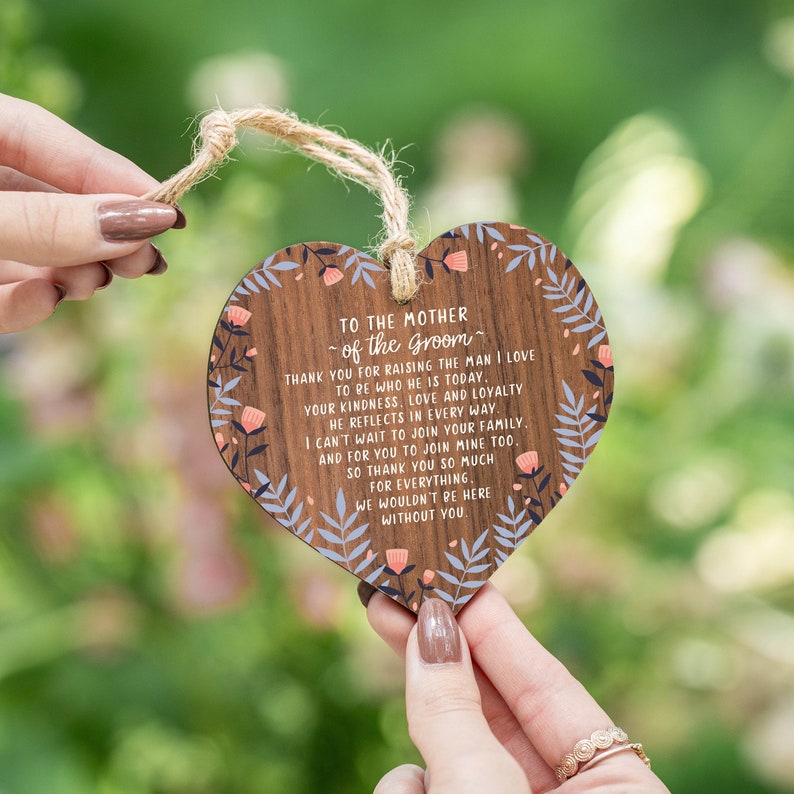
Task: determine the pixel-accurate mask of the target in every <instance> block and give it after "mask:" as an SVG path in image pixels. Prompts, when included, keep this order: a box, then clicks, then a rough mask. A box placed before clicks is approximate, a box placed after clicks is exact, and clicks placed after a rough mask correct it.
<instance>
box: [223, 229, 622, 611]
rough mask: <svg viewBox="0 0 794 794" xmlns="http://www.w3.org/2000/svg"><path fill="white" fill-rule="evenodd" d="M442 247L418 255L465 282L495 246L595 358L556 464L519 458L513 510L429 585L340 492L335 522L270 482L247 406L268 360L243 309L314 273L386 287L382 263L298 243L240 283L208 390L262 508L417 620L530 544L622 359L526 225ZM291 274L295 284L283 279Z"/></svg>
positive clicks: (572, 406)
mask: <svg viewBox="0 0 794 794" xmlns="http://www.w3.org/2000/svg"><path fill="white" fill-rule="evenodd" d="M508 228H509V229H510V230H512V231H518V230H520V231H521V232H524V233H526V239H527V242H526V243H516V242H514V240H515V236H512V240H511V241H508V239H506V237H505V233H506V231H507V229H508ZM440 239H443V240H444V241H445V242H446V243H447V244H446V245H445V247H444V249H443V252H442V254H441V256H431V255H430V254H429V253H428V249H425V250H424V251H421V252H419V254H418V261H419V263H420V265H421V266H422V267H423V269H424V272H425V274H426V275H427V277H428V278H429V279H430V280H433V279H434V278H435V276H436V275H438V274H439V273H444V274H446V275H448V276H454V275H456V274H457V275H460V274H463V273H466V272H467V271H468V270H469V267H470V262H469V250H470V246H471V245H472V244H473V243H474V241H475V240H476V242H477V243H478V244H480V245H482V246H487V248H488V249H489V251H490V254H489V256H490V257H492V258H494V259H495V260H496V262H501V263H502V264H503V266H504V271H503V272H504V273H511V272H518V271H519V270H523V267H522V266H524V265H526V267H527V271H524V272H528V273H530V274H535V278H534V281H533V285H534V287H535V288H538V287H540V288H541V290H542V292H541V295H542V298H543V299H545V300H548V301H551V302H554V303H556V304H557V305H555V306H554V308H553V309H552V312H553V313H554V314H555V315H558V316H559V320H560V323H561V325H563V326H564V327H565V334H564V336H565V337H566V338H568V337H569V335H571V334H573V335H576V336H579V335H583V336H582V338H583V340H584V339H586V340H587V350H593V348H595V349H596V352H595V354H594V355H593V354H591V357H590V358H589V359H588V361H587V364H586V366H584V367H582V368H581V370H580V371H581V375H582V382H581V384H573V383H571V384H569V383H568V382H567V381H565V380H562V381H561V382H560V386H561V389H562V395H563V397H564V399H562V400H560V401H559V402H558V410H559V413H555V418H556V420H557V425H556V426H555V427H554V428H553V432H554V436H555V438H556V442H557V449H556V453H557V460H556V461H552V462H551V463H550V462H549V461H541V460H540V459H539V453H538V452H537V451H535V450H531V449H530V450H529V451H526V452H523V453H521V454H519V455H518V457H516V459H515V462H516V466H517V469H518V471H517V473H516V477H515V479H516V482H515V484H514V485H513V491H514V492H513V494H508V495H507V496H506V497H505V504H506V509H504V512H496V519H495V520H494V521H493V522H492V523H491V524H490V525H489V526H488V527H486V528H485V529H484V530H482V531H481V532H480V533H479V534H478V535H477V537H476V538H475V539H474V540H473V541H471V540H468V539H467V537H465V536H462V537H459V538H455V539H452V540H450V541H449V543H448V550H447V551H445V552H444V561H445V562H446V565H445V566H444V567H437V568H435V569H431V568H424V570H423V573H422V575H421V576H419V575H417V572H416V571H417V567H418V566H419V565H420V561H410V560H411V557H412V554H413V553H412V551H411V550H410V549H405V548H387V549H376V548H375V547H374V543H373V538H372V536H371V531H370V523H369V522H368V521H366V520H365V518H364V517H363V516H361V517H360V516H359V511H357V510H350V509H349V507H348V502H347V500H346V497H345V494H344V491H343V489H342V488H341V487H340V488H338V489H337V495H336V502H335V505H334V508H335V510H334V512H333V513H326V512H324V511H322V510H317V511H314V510H312V509H311V508H313V507H314V500H313V498H312V497H311V496H310V495H308V494H301V490H300V486H299V485H296V484H290V482H289V475H288V474H287V473H285V474H281V475H280V476H278V477H275V478H272V479H271V477H270V476H269V474H267V473H265V472H266V471H267V456H266V452H267V449H268V447H269V443H268V442H267V431H268V426H267V425H266V424H265V419H266V414H265V412H264V411H263V410H261V409H260V408H258V407H256V406H252V405H247V404H244V403H243V402H242V401H241V400H240V399H238V396H239V391H238V390H239V387H240V386H241V384H242V382H243V381H244V379H245V377H246V375H248V374H249V373H251V372H252V371H253V368H254V367H255V365H256V356H257V353H258V351H257V349H256V347H253V346H252V345H251V344H250V341H251V340H250V333H249V331H248V330H247V329H246V325H247V323H248V321H249V320H250V318H251V316H252V315H251V312H250V311H249V310H248V309H246V308H244V307H243V306H241V305H240V300H241V299H246V298H250V297H251V296H252V295H257V294H260V293H263V292H269V291H271V290H273V289H283V288H284V287H285V285H286V284H287V283H290V281H296V282H297V281H300V280H301V279H303V278H304V277H305V276H310V275H312V274H314V275H315V277H317V278H319V279H322V282H323V284H324V286H325V287H327V288H336V286H337V285H339V284H340V283H341V282H343V281H344V280H345V277H346V276H348V279H347V281H346V282H345V283H346V284H348V285H349V287H353V286H355V285H357V284H362V285H364V286H365V287H366V288H369V289H377V288H378V286H379V284H378V281H381V282H382V281H383V279H384V276H385V273H386V269H385V268H384V266H383V265H382V264H380V263H379V262H377V261H376V260H375V259H373V258H372V257H370V256H368V255H367V254H364V253H362V252H361V251H357V250H356V249H353V248H351V247H349V246H336V245H332V244H327V243H300V244H297V245H294V246H289V247H287V248H285V249H282V250H281V251H278V252H276V253H274V254H271V255H270V256H269V257H267V258H266V259H264V260H262V261H261V262H260V263H258V264H257V265H256V266H255V267H254V268H253V269H252V270H251V271H250V272H249V273H248V274H247V275H246V276H245V277H244V278H243V279H242V280H241V281H240V283H239V284H238V285H237V286H236V287H235V289H234V291H233V292H232V294H231V296H230V297H229V301H228V303H227V305H226V307H225V309H224V315H225V316H224V315H222V316H221V319H220V320H219V322H218V325H217V327H216V330H215V332H214V334H213V339H212V347H211V353H210V361H209V366H208V380H207V386H208V398H209V413H210V424H211V427H212V429H213V432H214V433H215V441H216V444H217V446H218V450H219V452H220V454H221V456H222V457H223V459H224V461H225V462H226V464H227V466H228V468H229V470H230V471H231V473H232V474H233V476H234V477H235V478H236V479H237V480H238V481H239V482H240V484H241V486H242V487H243V488H244V489H245V490H246V491H247V492H248V493H249V495H250V496H251V497H252V498H253V499H254V500H255V501H256V502H257V504H259V505H260V507H262V509H264V510H265V511H266V512H267V513H269V514H270V515H272V516H273V518H274V519H275V520H276V521H277V522H278V523H279V524H280V525H281V526H283V527H285V528H286V529H288V530H289V531H291V532H292V533H293V534H294V535H296V536H297V537H299V538H301V540H303V541H305V542H306V543H308V544H310V545H311V546H313V547H314V548H315V549H316V550H317V551H318V553H320V554H321V555H323V556H324V557H325V558H326V559H329V560H331V561H332V562H334V563H336V564H337V565H339V566H340V567H342V568H344V569H346V570H348V571H349V572H351V573H353V574H354V575H356V576H358V577H359V578H362V579H365V581H367V582H369V583H371V584H373V585H375V586H376V587H378V588H379V589H380V590H381V591H382V592H383V593H385V594H387V595H389V596H390V597H391V598H393V599H394V600H396V601H398V602H399V603H401V604H403V605H404V606H405V607H406V608H408V609H410V610H412V611H414V612H415V611H417V610H418V608H419V606H421V604H422V602H423V601H424V600H425V599H426V598H430V597H438V598H442V599H444V600H445V601H447V602H448V603H449V604H450V606H451V607H452V608H453V610H455V611H457V610H459V609H460V608H461V607H463V606H464V605H465V604H466V603H468V601H469V600H470V599H471V598H472V597H473V596H474V594H475V593H476V592H477V590H478V589H479V588H480V587H482V585H483V584H484V583H485V582H486V581H487V579H488V577H489V576H490V575H491V574H492V573H493V572H494V571H495V570H496V569H497V568H499V567H501V565H503V564H504V563H505V562H506V560H507V559H508V557H509V556H510V555H511V554H512V553H513V552H514V551H516V550H517V549H518V548H519V547H520V546H521V545H522V544H523V543H524V542H525V541H526V539H527V538H528V537H529V535H530V534H531V533H532V532H533V531H534V529H535V528H536V527H537V526H538V525H539V524H540V523H541V522H542V521H543V519H544V518H545V517H546V516H547V515H548V513H549V511H550V510H552V509H553V507H554V506H555V505H556V504H557V503H558V502H559V500H560V499H562V497H563V496H564V495H565V493H566V491H567V489H568V486H570V485H571V484H572V483H573V482H574V480H575V479H576V477H577V476H578V475H579V474H580V473H581V471H582V468H583V466H584V464H585V463H586V461H587V459H588V458H589V456H590V453H591V452H592V450H593V449H594V447H595V445H596V444H597V442H598V440H599V438H600V437H601V433H602V431H603V426H604V424H605V423H606V421H607V417H608V414H609V410H610V408H611V405H612V399H613V389H614V364H613V360H612V352H611V348H610V347H609V345H608V344H607V343H606V328H605V326H604V323H603V318H602V316H601V312H600V310H599V309H598V307H597V305H596V303H595V300H594V298H593V295H592V293H591V292H590V289H589V287H588V286H587V284H586V283H585V281H584V279H582V278H577V277H575V275H574V272H575V271H574V272H572V271H571V267H572V263H571V261H570V260H569V259H567V257H564V255H561V252H559V250H558V249H557V247H556V246H555V245H554V244H553V243H550V242H549V241H547V240H545V239H544V238H542V237H541V236H539V235H537V234H535V233H534V232H531V231H529V230H528V229H524V228H523V227H518V226H514V225H509V226H508V225H507V224H500V223H494V222H477V223H471V224H466V225H463V226H460V227H457V228H456V229H452V230H450V231H448V232H446V233H444V234H442V235H441V237H440ZM561 260H562V264H560V261H561ZM539 265H541V266H542V270H540V269H539V268H538V266H539ZM293 271H296V272H293ZM541 273H542V275H541ZM288 274H290V275H291V276H292V278H291V279H287V280H285V276H287V275H288ZM343 286H344V284H343ZM580 347H581V346H580V345H579V344H578V343H577V344H576V345H575V346H574V347H573V350H572V354H573V355H578V354H579V352H580ZM591 388H594V389H595V391H594V392H592V393H591V392H589V391H587V390H588V389H591ZM528 446H529V445H528ZM555 464H556V466H558V468H557V471H558V472H559V471H561V472H562V480H561V481H560V482H559V483H557V482H556V481H555V482H554V483H552V476H553V474H552V470H553V468H554V465H555ZM252 482H253V484H252ZM315 513H318V514H319V515H317V514H315ZM384 558H385V562H384V561H383V559H384Z"/></svg>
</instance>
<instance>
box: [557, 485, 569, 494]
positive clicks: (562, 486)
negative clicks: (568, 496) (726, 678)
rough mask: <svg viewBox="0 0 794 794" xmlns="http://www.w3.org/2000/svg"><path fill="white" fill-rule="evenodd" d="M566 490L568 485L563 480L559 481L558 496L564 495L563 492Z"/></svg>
mask: <svg viewBox="0 0 794 794" xmlns="http://www.w3.org/2000/svg"><path fill="white" fill-rule="evenodd" d="M567 490H568V486H567V485H566V484H565V483H564V482H561V483H560V487H559V491H560V496H564V495H565V492H566V491H567Z"/></svg>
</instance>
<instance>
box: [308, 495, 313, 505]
mask: <svg viewBox="0 0 794 794" xmlns="http://www.w3.org/2000/svg"><path fill="white" fill-rule="evenodd" d="M306 501H307V502H308V503H309V504H310V505H313V504H314V497H313V496H307V497H306Z"/></svg>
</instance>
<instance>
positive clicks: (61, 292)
mask: <svg viewBox="0 0 794 794" xmlns="http://www.w3.org/2000/svg"><path fill="white" fill-rule="evenodd" d="M52 286H53V287H55V289H56V290H58V300H57V301H55V305H56V306H60V305H61V304H62V303H63V300H64V298H65V297H66V287H64V286H63V284H53V285H52Z"/></svg>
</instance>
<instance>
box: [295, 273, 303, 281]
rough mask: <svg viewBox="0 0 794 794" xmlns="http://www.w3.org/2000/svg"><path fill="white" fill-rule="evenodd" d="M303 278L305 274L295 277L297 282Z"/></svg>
mask: <svg viewBox="0 0 794 794" xmlns="http://www.w3.org/2000/svg"><path fill="white" fill-rule="evenodd" d="M302 278H303V273H298V275H297V276H295V281H300V280H301V279H302Z"/></svg>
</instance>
